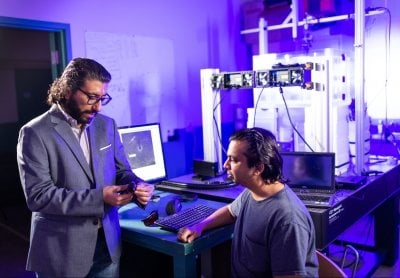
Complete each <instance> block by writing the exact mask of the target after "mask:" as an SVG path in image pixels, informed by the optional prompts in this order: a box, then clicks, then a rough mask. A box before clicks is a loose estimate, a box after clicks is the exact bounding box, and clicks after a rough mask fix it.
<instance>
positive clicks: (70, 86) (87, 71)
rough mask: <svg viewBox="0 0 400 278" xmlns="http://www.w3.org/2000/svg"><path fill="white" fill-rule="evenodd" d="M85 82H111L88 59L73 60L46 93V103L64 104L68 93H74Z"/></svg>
mask: <svg viewBox="0 0 400 278" xmlns="http://www.w3.org/2000/svg"><path fill="white" fill-rule="evenodd" d="M86 80H98V81H101V82H103V83H109V82H110V81H111V74H110V73H109V72H108V71H107V70H106V69H105V68H104V67H103V66H102V65H101V64H100V63H98V62H96V61H95V60H92V59H88V58H75V59H73V60H71V62H69V64H68V65H67V67H66V68H65V69H64V71H63V73H62V74H61V76H60V77H59V78H57V79H56V80H54V82H53V83H52V84H51V86H50V88H49V90H48V92H47V103H48V104H49V105H52V104H53V103H64V101H65V96H66V94H67V92H68V91H71V92H76V91H77V90H78V89H79V88H80V87H82V86H83V84H84V83H85V81H86Z"/></svg>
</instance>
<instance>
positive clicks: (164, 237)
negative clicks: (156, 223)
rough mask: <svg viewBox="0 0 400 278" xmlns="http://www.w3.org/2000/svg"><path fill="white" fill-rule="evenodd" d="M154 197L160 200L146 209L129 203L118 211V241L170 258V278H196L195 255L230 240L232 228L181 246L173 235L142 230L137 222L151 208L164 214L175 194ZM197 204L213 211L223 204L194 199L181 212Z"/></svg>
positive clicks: (217, 230)
mask: <svg viewBox="0 0 400 278" xmlns="http://www.w3.org/2000/svg"><path fill="white" fill-rule="evenodd" d="M155 194H157V195H160V197H161V201H160V202H157V203H156V202H150V203H149V205H148V206H147V207H146V210H141V209H139V208H138V207H137V206H136V205H135V204H133V203H130V204H128V205H125V206H123V207H121V208H120V209H119V215H120V224H121V229H122V240H123V241H125V242H130V243H133V244H136V245H139V246H142V247H145V248H148V249H151V250H154V251H157V252H161V253H163V254H167V255H169V256H172V258H173V271H174V277H196V275H197V274H196V273H197V271H196V267H197V265H196V258H197V256H198V255H200V254H201V253H202V252H204V251H208V250H210V249H211V248H212V247H214V246H217V245H219V244H221V243H223V242H225V241H228V240H230V239H231V238H232V233H233V225H229V226H225V227H222V228H218V229H215V230H212V231H209V232H206V233H204V234H203V235H202V236H201V237H200V238H198V239H196V240H195V241H193V242H192V243H181V242H179V241H178V240H177V238H176V234H175V233H172V232H168V231H165V230H162V229H161V228H159V227H146V226H145V225H144V224H143V222H142V221H141V219H143V218H145V217H146V216H147V215H148V214H149V213H150V212H151V211H152V210H154V209H157V210H158V211H159V214H160V216H162V215H165V213H164V211H163V210H164V208H165V203H166V201H167V200H168V198H171V197H173V196H174V195H175V194H172V193H168V192H155ZM199 203H202V204H205V205H208V206H210V207H214V208H219V207H222V206H224V205H226V203H222V202H216V201H211V200H203V199H198V200H196V201H193V202H187V203H183V207H182V209H185V208H186V207H189V206H193V205H195V204H199Z"/></svg>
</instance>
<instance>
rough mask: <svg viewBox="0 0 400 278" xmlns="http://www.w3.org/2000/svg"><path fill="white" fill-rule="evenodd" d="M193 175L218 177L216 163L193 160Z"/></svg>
mask: <svg viewBox="0 0 400 278" xmlns="http://www.w3.org/2000/svg"><path fill="white" fill-rule="evenodd" d="M193 173H195V174H196V175H198V176H202V177H216V176H218V162H208V161H203V160H193Z"/></svg>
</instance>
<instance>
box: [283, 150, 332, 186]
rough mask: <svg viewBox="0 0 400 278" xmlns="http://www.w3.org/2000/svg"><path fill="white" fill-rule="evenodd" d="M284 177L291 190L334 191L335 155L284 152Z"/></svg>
mask: <svg viewBox="0 0 400 278" xmlns="http://www.w3.org/2000/svg"><path fill="white" fill-rule="evenodd" d="M281 155H282V159H283V175H284V177H285V178H286V179H287V180H288V181H287V184H288V186H290V187H291V188H301V189H318V190H324V189H326V190H328V191H330V190H334V189H335V153H327V152H282V153H281Z"/></svg>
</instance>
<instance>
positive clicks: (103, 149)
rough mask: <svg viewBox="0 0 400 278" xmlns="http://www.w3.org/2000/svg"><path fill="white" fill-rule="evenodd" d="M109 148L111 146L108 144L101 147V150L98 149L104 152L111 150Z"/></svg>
mask: <svg viewBox="0 0 400 278" xmlns="http://www.w3.org/2000/svg"><path fill="white" fill-rule="evenodd" d="M111 146H112V145H111V144H108V145H107V146H104V147H101V148H100V149H99V151H105V150H107V149H109V148H111Z"/></svg>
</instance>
